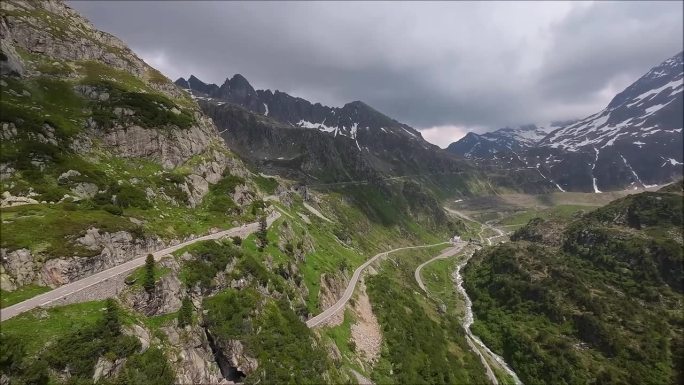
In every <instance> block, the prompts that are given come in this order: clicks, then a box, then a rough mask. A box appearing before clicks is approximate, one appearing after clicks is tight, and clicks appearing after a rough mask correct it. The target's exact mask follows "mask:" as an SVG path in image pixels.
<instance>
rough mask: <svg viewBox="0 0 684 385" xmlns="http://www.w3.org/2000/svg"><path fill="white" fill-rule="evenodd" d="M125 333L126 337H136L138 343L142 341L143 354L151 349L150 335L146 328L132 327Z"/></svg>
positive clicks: (125, 329) (126, 329) (141, 350)
mask: <svg viewBox="0 0 684 385" xmlns="http://www.w3.org/2000/svg"><path fill="white" fill-rule="evenodd" d="M123 332H124V334H126V335H129V336H133V337H136V338H137V339H138V341H140V346H141V348H140V352H141V353H142V352H144V351H145V350H147V349H148V348H149V347H150V340H151V337H150V333H148V332H147V330H146V329H145V328H144V327H142V326H140V325H132V326H130V327H126V328H124V330H123Z"/></svg>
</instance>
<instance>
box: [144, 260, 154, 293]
mask: <svg viewBox="0 0 684 385" xmlns="http://www.w3.org/2000/svg"><path fill="white" fill-rule="evenodd" d="M143 288H145V291H146V292H148V293H150V294H151V293H152V291H153V290H154V256H153V255H152V254H147V259H145V278H144V280H143Z"/></svg>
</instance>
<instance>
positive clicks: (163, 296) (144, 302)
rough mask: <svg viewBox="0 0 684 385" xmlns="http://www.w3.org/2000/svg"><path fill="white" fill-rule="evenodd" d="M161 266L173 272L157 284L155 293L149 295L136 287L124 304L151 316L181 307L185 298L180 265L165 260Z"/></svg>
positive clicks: (126, 296) (161, 262) (170, 260)
mask: <svg viewBox="0 0 684 385" xmlns="http://www.w3.org/2000/svg"><path fill="white" fill-rule="evenodd" d="M159 266H160V267H162V268H168V269H170V270H171V271H170V272H169V273H168V274H166V275H164V276H163V277H161V278H160V279H159V281H158V282H157V283H156V285H155V288H154V292H152V293H150V294H148V293H147V292H145V291H144V290H143V289H142V288H141V287H137V286H136V287H134V288H133V289H131V290H130V291H129V292H128V293H127V294H126V295H124V298H123V300H124V302H125V303H126V304H127V305H128V306H130V307H131V308H133V309H135V310H137V311H139V312H141V313H143V314H145V315H147V316H148V317H149V316H154V315H160V314H168V313H171V312H174V311H177V310H178V309H180V307H181V300H182V298H183V296H184V292H183V290H182V283H181V281H180V280H179V279H178V273H179V271H180V265H179V264H178V262H176V260H175V259H174V258H163V259H162V260H161V261H159Z"/></svg>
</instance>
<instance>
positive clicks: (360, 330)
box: [351, 280, 382, 365]
mask: <svg viewBox="0 0 684 385" xmlns="http://www.w3.org/2000/svg"><path fill="white" fill-rule="evenodd" d="M353 309H354V313H355V314H356V323H354V324H353V325H352V326H351V336H352V339H353V340H354V343H355V344H356V351H357V353H358V355H359V356H360V357H361V358H362V359H363V360H364V361H366V362H367V363H370V364H371V365H373V364H375V362H377V360H378V358H379V356H380V347H381V345H382V332H381V331H380V324H379V323H378V319H377V318H376V317H375V314H373V308H372V307H371V303H370V300H369V299H368V294H366V283H365V281H364V280H361V282H360V283H359V295H358V297H357V298H356V301H355V303H354V308H353Z"/></svg>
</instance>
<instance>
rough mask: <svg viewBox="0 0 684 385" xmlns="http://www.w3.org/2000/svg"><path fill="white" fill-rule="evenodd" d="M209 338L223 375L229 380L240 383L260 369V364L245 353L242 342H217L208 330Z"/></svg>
mask: <svg viewBox="0 0 684 385" xmlns="http://www.w3.org/2000/svg"><path fill="white" fill-rule="evenodd" d="M207 338H208V341H209V343H210V344H213V350H214V355H215V357H216V361H217V363H218V365H219V367H220V368H221V373H223V375H224V376H225V377H227V379H229V380H231V381H235V382H239V381H240V380H241V379H242V378H244V377H246V376H248V375H249V374H251V373H253V372H254V371H256V370H257V368H258V367H259V362H258V361H257V360H256V358H253V357H250V356H249V355H248V354H247V353H246V352H245V347H244V345H242V342H241V341H240V340H227V341H226V340H220V341H217V340H215V339H213V338H212V336H211V334H210V333H209V331H208V330H207Z"/></svg>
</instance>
